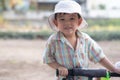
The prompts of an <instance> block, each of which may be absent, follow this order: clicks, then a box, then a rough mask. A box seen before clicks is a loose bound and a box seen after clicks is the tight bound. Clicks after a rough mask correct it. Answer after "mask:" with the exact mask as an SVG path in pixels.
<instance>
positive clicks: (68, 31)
mask: <svg viewBox="0 0 120 80" xmlns="http://www.w3.org/2000/svg"><path fill="white" fill-rule="evenodd" d="M54 23H55V25H56V26H57V28H58V29H59V31H61V32H63V33H64V35H66V36H67V35H72V34H75V32H76V30H77V28H78V27H79V25H80V23H81V18H79V17H78V14H77V13H73V14H68V13H59V14H57V15H56V19H55V21H54Z"/></svg>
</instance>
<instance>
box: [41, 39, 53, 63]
mask: <svg viewBox="0 0 120 80" xmlns="http://www.w3.org/2000/svg"><path fill="white" fill-rule="evenodd" d="M54 53H55V49H54V44H52V41H50V40H49V41H47V44H46V47H45V50H44V53H43V62H44V63H46V64H47V63H52V62H55V57H54Z"/></svg>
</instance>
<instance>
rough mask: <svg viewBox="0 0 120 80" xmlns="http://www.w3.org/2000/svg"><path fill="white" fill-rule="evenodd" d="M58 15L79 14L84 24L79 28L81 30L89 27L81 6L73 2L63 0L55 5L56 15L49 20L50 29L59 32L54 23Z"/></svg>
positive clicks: (71, 0)
mask: <svg viewBox="0 0 120 80" xmlns="http://www.w3.org/2000/svg"><path fill="white" fill-rule="evenodd" d="M56 13H78V14H79V15H80V16H81V18H82V22H81V24H80V26H79V28H80V29H81V28H84V27H87V26H88V24H87V22H86V21H85V19H84V18H83V17H82V12H81V6H80V5H79V4H78V3H77V2H75V1H73V0H61V1H59V2H58V3H57V4H56V5H55V9H54V13H53V14H52V15H50V16H49V18H48V22H49V24H50V27H51V29H52V30H54V31H58V29H57V27H56V25H55V24H54V22H53V21H54V19H55V14H56Z"/></svg>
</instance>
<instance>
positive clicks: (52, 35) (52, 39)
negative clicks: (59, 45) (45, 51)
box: [48, 32, 58, 41]
mask: <svg viewBox="0 0 120 80" xmlns="http://www.w3.org/2000/svg"><path fill="white" fill-rule="evenodd" d="M57 36H58V32H55V33H53V34H51V35H50V37H49V38H48V41H55V40H56V39H57Z"/></svg>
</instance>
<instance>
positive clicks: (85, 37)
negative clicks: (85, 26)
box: [80, 32, 90, 39]
mask: <svg viewBox="0 0 120 80" xmlns="http://www.w3.org/2000/svg"><path fill="white" fill-rule="evenodd" d="M80 34H81V36H82V38H84V39H88V38H90V36H89V35H88V34H87V33H85V32H80Z"/></svg>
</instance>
